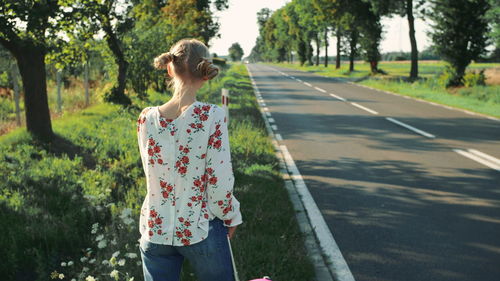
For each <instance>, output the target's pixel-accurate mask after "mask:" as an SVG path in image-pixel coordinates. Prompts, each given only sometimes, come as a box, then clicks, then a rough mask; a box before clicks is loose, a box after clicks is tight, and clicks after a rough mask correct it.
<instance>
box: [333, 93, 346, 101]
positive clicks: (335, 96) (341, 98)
mask: <svg viewBox="0 0 500 281" xmlns="http://www.w3.org/2000/svg"><path fill="white" fill-rule="evenodd" d="M330 96H332V97H334V98H337V99H339V100H341V101H347V100H346V99H344V98H343V97H339V96H337V95H335V94H330Z"/></svg>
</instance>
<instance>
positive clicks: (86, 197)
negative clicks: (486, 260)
mask: <svg viewBox="0 0 500 281" xmlns="http://www.w3.org/2000/svg"><path fill="white" fill-rule="evenodd" d="M222 87H224V88H227V89H229V91H230V94H231V104H230V118H229V120H230V121H229V132H230V142H231V153H232V159H233V170H234V174H235V195H236V196H237V198H238V200H239V201H240V202H241V210H242V213H243V219H244V223H243V224H242V225H241V226H240V227H238V229H237V232H236V235H235V237H234V238H233V239H234V240H233V242H232V244H233V251H234V254H235V259H236V264H237V265H238V271H239V273H240V279H241V280H248V279H253V278H258V277H262V276H263V275H269V276H271V277H273V280H297V281H302V280H312V279H313V276H314V269H313V266H312V264H311V262H310V261H309V259H308V257H307V254H306V250H305V247H304V238H303V236H302V234H301V233H300V230H299V227H298V225H297V222H296V219H295V215H294V211H293V207H292V204H291V202H290V201H289V199H288V193H287V191H286V189H285V188H284V182H283V179H282V178H281V177H280V175H279V166H278V159H277V158H276V156H275V154H274V148H273V146H272V144H271V142H270V140H269V138H268V136H267V133H266V130H265V126H264V122H263V120H262V117H261V115H260V112H259V110H258V105H257V102H256V100H255V96H254V94H253V90H252V87H251V83H250V80H249V78H248V75H247V73H246V68H245V67H244V65H232V66H231V68H230V69H229V70H227V71H225V72H224V73H223V74H222V75H220V77H219V78H217V79H215V80H212V81H211V82H210V83H209V84H208V85H206V86H205V87H204V88H203V89H201V90H200V92H199V94H198V96H197V99H198V100H200V101H207V102H210V103H216V104H220V90H221V88H222ZM168 99H169V96H168V95H166V94H161V93H156V92H150V93H149V100H148V101H139V100H134V102H135V103H136V105H137V107H136V108H131V109H128V110H125V109H122V108H120V107H119V106H115V105H110V104H97V105H94V106H92V107H89V108H87V109H84V110H82V111H80V112H75V113H71V114H68V115H67V116H64V117H61V118H59V119H57V120H55V121H54V122H53V128H54V131H55V132H56V134H57V137H56V139H55V140H54V141H53V142H52V143H50V144H40V143H37V142H35V141H34V140H32V139H31V138H30V137H29V135H28V134H27V133H26V131H25V129H24V128H19V129H16V130H14V131H12V132H11V133H8V134H6V135H4V136H0V148H1V149H0V159H1V160H2V162H4V163H6V165H2V166H1V167H0V209H1V212H0V228H1V229H2V230H3V234H2V236H1V238H0V247H1V248H2V249H3V250H2V252H3V253H6V255H5V256H4V255H3V254H2V256H3V257H4V262H2V264H0V276H3V278H5V279H6V280H47V279H49V278H50V277H52V278H54V279H56V278H59V277H60V276H61V275H60V274H63V275H64V279H68V280H71V279H72V278H75V279H76V280H85V278H87V276H93V277H95V278H97V279H98V280H112V279H113V280H114V277H112V276H118V277H119V279H120V280H122V279H123V280H130V278H132V277H133V278H135V280H142V269H141V265H140V259H139V257H138V256H139V251H138V248H137V247H138V244H137V239H138V238H139V231H138V228H137V225H138V218H139V211H140V207H141V204H142V201H143V199H144V196H145V195H146V181H145V178H144V172H143V170H142V166H141V162H140V156H139V152H138V148H137V143H136V142H137V137H136V127H135V126H136V124H135V122H136V118H137V116H138V114H139V112H140V110H141V109H142V108H144V107H146V106H150V105H159V104H161V103H163V102H165V101H167V100H168ZM110 274H111V275H110ZM182 280H185V281H190V280H196V279H195V277H194V273H193V271H192V270H191V268H190V266H189V263H186V266H185V267H184V269H183V272H182Z"/></svg>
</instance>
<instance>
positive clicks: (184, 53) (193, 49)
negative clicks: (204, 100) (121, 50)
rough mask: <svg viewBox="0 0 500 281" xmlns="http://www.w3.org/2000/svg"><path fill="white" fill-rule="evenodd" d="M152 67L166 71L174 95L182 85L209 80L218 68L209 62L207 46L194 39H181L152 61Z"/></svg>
mask: <svg viewBox="0 0 500 281" xmlns="http://www.w3.org/2000/svg"><path fill="white" fill-rule="evenodd" d="M154 66H155V68H157V69H167V70H168V73H169V75H170V76H171V77H172V80H171V81H170V86H173V88H174V95H176V93H178V92H179V91H180V89H181V88H182V87H183V86H184V85H189V84H194V83H199V82H202V81H204V80H210V79H212V78H214V77H215V76H217V74H219V68H217V66H215V65H214V64H213V63H212V62H211V61H210V53H209V51H208V48H207V46H205V44H203V43H202V42H201V41H199V40H196V39H182V40H180V41H179V42H177V43H175V44H174V45H173V46H172V47H171V48H170V51H168V52H167V53H163V54H161V55H159V56H158V57H156V58H155V59H154Z"/></svg>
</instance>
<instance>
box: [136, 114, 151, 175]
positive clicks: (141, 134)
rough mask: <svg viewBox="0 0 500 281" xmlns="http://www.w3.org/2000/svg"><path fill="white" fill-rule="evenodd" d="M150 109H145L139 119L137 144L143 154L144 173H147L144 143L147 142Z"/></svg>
mask: <svg viewBox="0 0 500 281" xmlns="http://www.w3.org/2000/svg"><path fill="white" fill-rule="evenodd" d="M148 109H149V108H147V107H146V108H145V109H143V110H142V112H141V113H140V114H139V117H138V118H137V143H138V145H139V152H140V154H141V161H142V167H143V169H144V173H146V164H147V163H146V157H145V155H146V154H145V151H144V141H145V140H146V112H148Z"/></svg>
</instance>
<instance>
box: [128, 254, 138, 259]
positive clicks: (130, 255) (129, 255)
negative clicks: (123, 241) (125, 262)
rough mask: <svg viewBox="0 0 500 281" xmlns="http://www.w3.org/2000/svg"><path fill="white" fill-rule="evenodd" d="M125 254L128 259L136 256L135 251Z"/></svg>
mask: <svg viewBox="0 0 500 281" xmlns="http://www.w3.org/2000/svg"><path fill="white" fill-rule="evenodd" d="M125 256H126V257H127V258H129V259H135V258H137V254H136V253H126V254H125Z"/></svg>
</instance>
